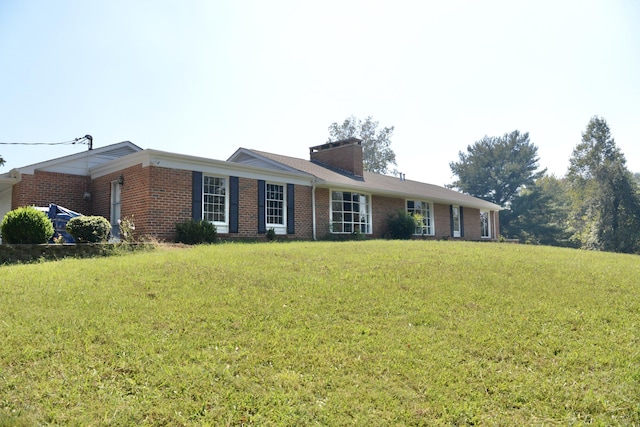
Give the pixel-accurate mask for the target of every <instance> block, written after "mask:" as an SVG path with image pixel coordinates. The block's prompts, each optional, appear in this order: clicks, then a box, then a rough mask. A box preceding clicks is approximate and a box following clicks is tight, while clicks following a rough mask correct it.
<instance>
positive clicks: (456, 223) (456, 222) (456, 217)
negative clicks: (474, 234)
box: [451, 205, 462, 237]
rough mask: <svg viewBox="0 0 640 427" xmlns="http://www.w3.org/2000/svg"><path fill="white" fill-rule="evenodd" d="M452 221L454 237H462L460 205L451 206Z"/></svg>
mask: <svg viewBox="0 0 640 427" xmlns="http://www.w3.org/2000/svg"><path fill="white" fill-rule="evenodd" d="M451 221H452V222H453V237H460V230H461V229H462V228H461V226H460V206H455V205H454V206H451Z"/></svg>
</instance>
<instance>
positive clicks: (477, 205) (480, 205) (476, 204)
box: [316, 181, 502, 211]
mask: <svg viewBox="0 0 640 427" xmlns="http://www.w3.org/2000/svg"><path fill="white" fill-rule="evenodd" d="M316 187H317V188H328V189H330V190H337V191H340V190H344V191H354V192H360V193H364V194H370V195H372V196H387V197H395V198H398V199H415V200H424V201H428V202H432V203H439V204H443V205H459V206H463V207H465V208H474V209H481V210H488V211H500V210H502V208H501V207H500V206H498V205H496V204H493V203H491V202H487V201H485V200H480V199H478V201H467V200H462V201H461V200H453V199H445V198H440V197H428V196H426V195H424V194H413V193H399V192H394V191H386V190H378V189H376V188H371V187H363V186H358V185H345V184H342V183H339V184H332V183H330V182H327V181H317V182H316ZM469 197H472V196H469Z"/></svg>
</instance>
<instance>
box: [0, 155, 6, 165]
mask: <svg viewBox="0 0 640 427" xmlns="http://www.w3.org/2000/svg"><path fill="white" fill-rule="evenodd" d="M5 163H6V162H5V161H4V158H3V157H2V156H0V166H4V164H5Z"/></svg>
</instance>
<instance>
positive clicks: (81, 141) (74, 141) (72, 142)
mask: <svg viewBox="0 0 640 427" xmlns="http://www.w3.org/2000/svg"><path fill="white" fill-rule="evenodd" d="M90 141H91V138H87V136H83V137H82V138H75V139H72V140H70V141H62V142H0V145H75V144H88V143H89V142H90Z"/></svg>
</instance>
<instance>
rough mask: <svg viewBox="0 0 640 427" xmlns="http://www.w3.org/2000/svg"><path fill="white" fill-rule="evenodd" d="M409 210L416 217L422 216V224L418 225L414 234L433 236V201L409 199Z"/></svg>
mask: <svg viewBox="0 0 640 427" xmlns="http://www.w3.org/2000/svg"><path fill="white" fill-rule="evenodd" d="M407 212H408V213H409V214H411V216H413V217H414V218H420V222H421V223H422V225H421V226H417V227H416V231H415V232H414V233H413V234H418V235H421V236H433V235H434V234H435V230H434V226H433V205H432V204H431V202H425V201H421V200H407Z"/></svg>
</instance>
